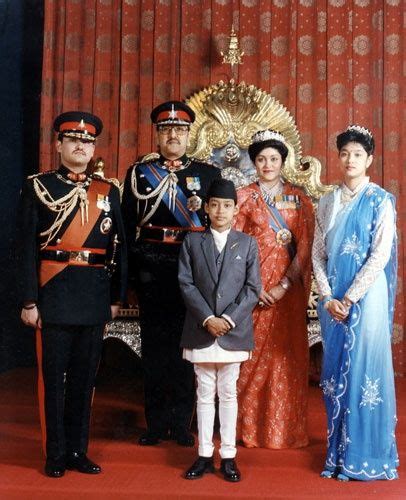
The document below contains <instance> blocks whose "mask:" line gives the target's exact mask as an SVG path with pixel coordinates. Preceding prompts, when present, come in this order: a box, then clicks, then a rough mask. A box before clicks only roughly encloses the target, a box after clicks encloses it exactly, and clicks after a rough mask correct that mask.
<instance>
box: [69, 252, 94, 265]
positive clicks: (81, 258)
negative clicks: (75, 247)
mask: <svg viewBox="0 0 406 500" xmlns="http://www.w3.org/2000/svg"><path fill="white" fill-rule="evenodd" d="M89 255H90V252H89V250H80V251H71V252H69V260H70V261H73V262H86V263H89Z"/></svg>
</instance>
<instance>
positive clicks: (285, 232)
mask: <svg viewBox="0 0 406 500" xmlns="http://www.w3.org/2000/svg"><path fill="white" fill-rule="evenodd" d="M276 241H277V242H278V243H279V244H280V245H289V243H290V242H291V241H292V233H291V232H290V231H289V229H279V231H278V232H277V233H276Z"/></svg>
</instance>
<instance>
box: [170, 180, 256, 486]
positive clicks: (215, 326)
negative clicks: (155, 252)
mask: <svg viewBox="0 0 406 500" xmlns="http://www.w3.org/2000/svg"><path fill="white" fill-rule="evenodd" d="M205 211H206V213H207V214H208V216H209V219H210V229H208V230H207V231H205V232H203V233H201V232H200V233H198V232H195V233H189V234H188V235H187V236H186V238H185V240H184V242H183V245H182V249H181V252H180V256H179V275H178V276H179V284H180V289H181V292H182V296H183V300H184V302H185V305H186V310H187V313H186V319H185V324H184V328H183V333H182V339H181V347H183V349H184V350H183V357H184V358H185V359H187V360H188V361H190V362H192V363H194V370H195V374H196V378H197V423H198V435H199V458H198V459H197V460H196V461H195V462H194V464H193V465H192V466H191V467H190V468H189V469H188V470H187V471H186V474H185V478H186V479H198V478H200V477H202V476H203V474H205V473H206V472H214V465H213V450H214V446H213V426H214V416H215V396H216V392H217V395H218V398H219V418H220V436H221V447H220V456H221V468H220V470H221V472H222V474H223V476H224V479H226V480H227V481H232V482H236V481H239V480H240V479H241V474H240V471H239V470H238V468H237V465H236V463H235V460H234V458H235V455H236V446H235V444H236V443H235V441H236V423H237V413H238V405H237V379H238V375H239V371H240V363H241V362H242V361H245V360H246V359H248V358H249V355H250V351H251V350H252V349H253V347H254V340H253V326H252V314H251V313H252V309H253V308H254V306H255V304H256V303H257V302H258V296H259V293H260V290H261V280H260V272H259V261H258V248H257V243H256V241H255V239H253V238H252V237H250V236H248V235H246V234H244V233H241V232H239V231H234V230H233V229H231V224H232V221H233V218H234V216H235V215H237V213H238V206H237V193H236V191H235V187H234V184H233V183H232V181H228V180H225V179H218V180H215V181H213V182H212V184H211V185H210V187H209V190H208V192H207V201H206V203H205Z"/></svg>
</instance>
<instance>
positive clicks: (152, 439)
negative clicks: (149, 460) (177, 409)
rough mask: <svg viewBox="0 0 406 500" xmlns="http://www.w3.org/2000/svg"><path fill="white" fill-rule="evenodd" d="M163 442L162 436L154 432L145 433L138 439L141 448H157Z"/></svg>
mask: <svg viewBox="0 0 406 500" xmlns="http://www.w3.org/2000/svg"><path fill="white" fill-rule="evenodd" d="M160 442H161V436H160V435H159V434H155V433H153V432H148V431H147V432H145V433H144V434H142V436H141V437H140V438H139V439H138V444H139V445H141V446H155V445H156V444H159V443H160Z"/></svg>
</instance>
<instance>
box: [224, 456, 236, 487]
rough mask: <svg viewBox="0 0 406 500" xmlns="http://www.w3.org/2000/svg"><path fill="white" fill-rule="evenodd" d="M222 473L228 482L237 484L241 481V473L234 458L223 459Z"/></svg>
mask: <svg viewBox="0 0 406 500" xmlns="http://www.w3.org/2000/svg"><path fill="white" fill-rule="evenodd" d="M220 472H222V474H223V476H224V479H225V480H226V481H231V482H232V483H237V482H238V481H240V480H241V473H240V471H239V470H238V467H237V464H236V463H235V460H234V459H233V458H223V460H222V461H221V467H220Z"/></svg>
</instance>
